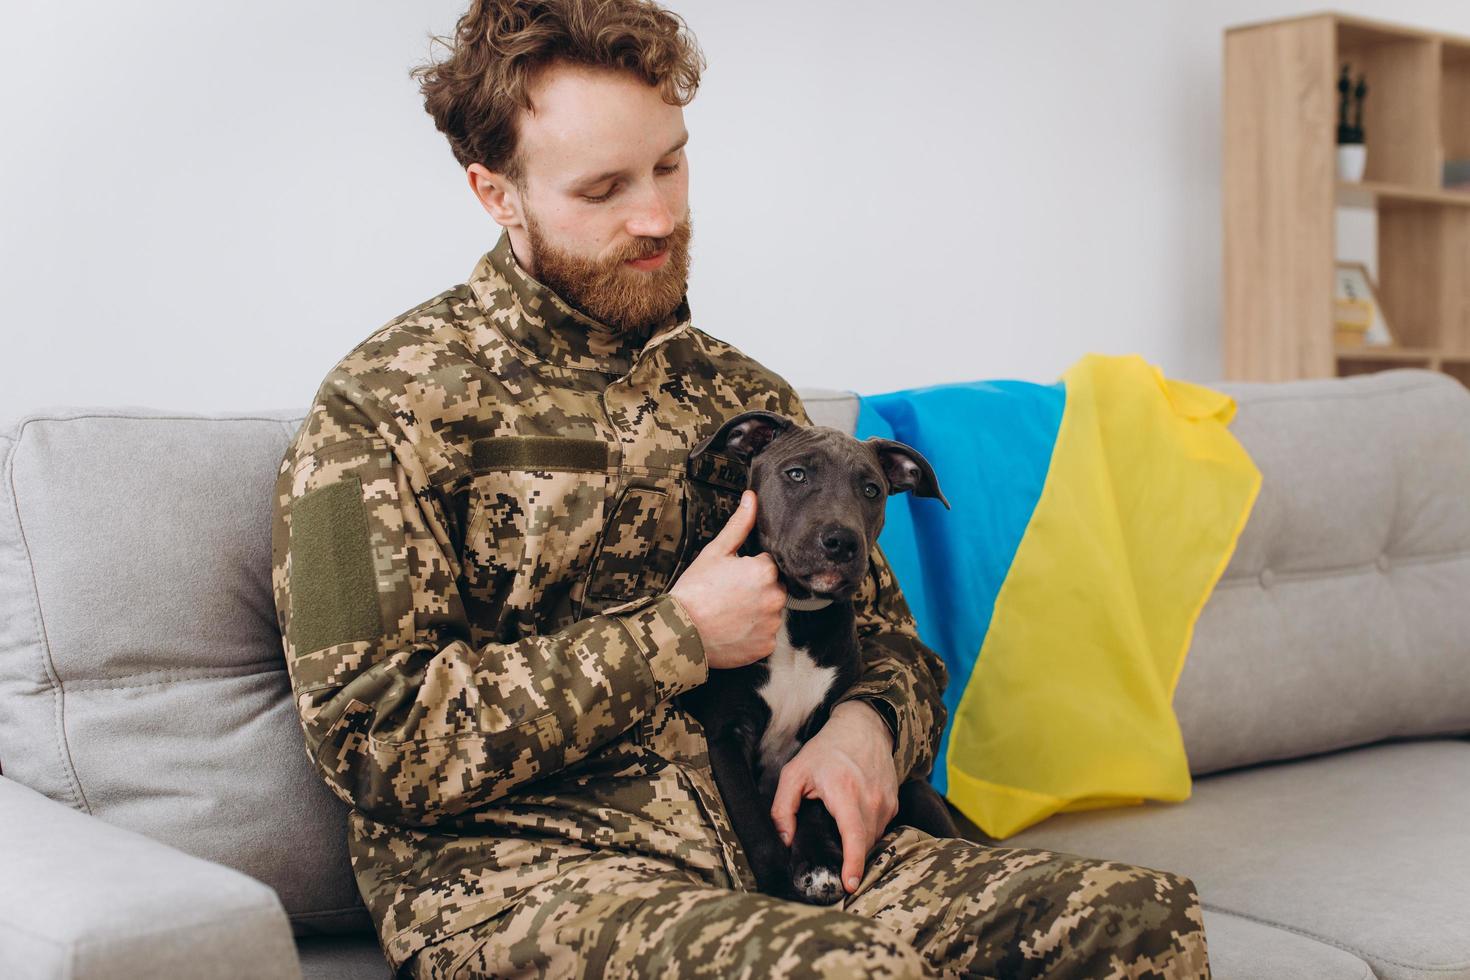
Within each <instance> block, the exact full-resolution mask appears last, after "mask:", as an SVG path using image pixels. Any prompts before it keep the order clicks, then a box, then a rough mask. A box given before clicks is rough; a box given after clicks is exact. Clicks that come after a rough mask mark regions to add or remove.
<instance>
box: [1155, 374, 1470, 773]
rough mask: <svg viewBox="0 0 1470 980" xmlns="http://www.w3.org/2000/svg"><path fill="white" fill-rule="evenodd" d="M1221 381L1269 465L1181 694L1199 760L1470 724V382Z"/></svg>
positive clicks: (1187, 738)
mask: <svg viewBox="0 0 1470 980" xmlns="http://www.w3.org/2000/svg"><path fill="white" fill-rule="evenodd" d="M1211 387H1214V388H1215V389H1217V390H1219V391H1223V392H1226V393H1228V394H1230V395H1232V396H1233V397H1234V398H1235V399H1236V401H1237V403H1238V404H1239V410H1238V412H1237V415H1236V418H1235V420H1234V421H1233V422H1232V423H1231V427H1230V428H1231V431H1232V432H1233V433H1234V434H1235V436H1236V438H1238V439H1239V440H1240V442H1241V445H1243V446H1244V447H1245V448H1246V450H1247V451H1248V452H1249V453H1250V455H1251V458H1252V459H1253V460H1255V463H1256V465H1257V466H1258V467H1259V468H1260V470H1261V476H1262V481H1261V493H1260V496H1259V497H1258V498H1257V500H1256V504H1255V507H1254V508H1253V510H1252V512H1251V516H1250V520H1249V521H1248V523H1247V524H1246V528H1245V531H1244V533H1243V534H1242V535H1241V538H1240V541H1239V543H1238V544H1237V545H1236V549H1235V554H1234V555H1233V556H1232V557H1231V560H1230V563H1229V565H1228V566H1227V567H1226V569H1225V573H1224V575H1223V576H1222V577H1221V579H1220V582H1219V583H1218V584H1217V585H1216V587H1215V590H1214V592H1213V593H1212V594H1211V596H1210V599H1209V601H1208V602H1207V603H1206V604H1205V607H1204V609H1203V610H1202V611H1201V613H1200V618H1199V621H1198V623H1197V624H1196V626H1195V631H1194V638H1193V641H1192V643H1191V645H1190V650H1189V656H1188V657H1187V658H1186V660H1185V663H1184V671H1183V673H1182V674H1181V675H1180V678H1179V685H1178V687H1177V688H1176V690H1175V693H1174V709H1175V713H1176V714H1177V715H1178V717H1179V725H1180V728H1181V730H1182V732H1183V735H1184V744H1185V748H1186V750H1187V751H1188V753H1189V762H1190V768H1191V770H1193V771H1194V772H1195V773H1206V772H1213V771H1215V770H1219V769H1227V768H1233V767H1236V766H1243V765H1247V764H1249V763H1254V762H1262V761H1267V760H1274V759H1290V758H1296V757H1298V756H1303V755H1309V754H1312V753H1317V752H1327V751H1330V750H1333V749H1339V748H1346V747H1348V746H1352V745H1362V744H1365V743H1368V742H1374V741H1379V740H1382V739H1387V738H1399V737H1407V736H1426V735H1441V734H1454V733H1462V732H1466V731H1470V390H1467V389H1466V388H1465V386H1463V385H1461V384H1460V383H1459V382H1457V381H1455V380H1454V379H1453V378H1450V377H1448V376H1447V375H1444V374H1440V373H1438V372H1435V371H1427V370H1420V369H1409V368H1400V369H1396V370H1391V371H1384V372H1380V373H1376V374H1367V375H1359V376H1355V377H1350V378H1333V379H1322V380H1315V381H1293V382H1288V383H1274V384H1273V383H1249V382H1220V383H1217V384H1214V385H1212V386H1211Z"/></svg>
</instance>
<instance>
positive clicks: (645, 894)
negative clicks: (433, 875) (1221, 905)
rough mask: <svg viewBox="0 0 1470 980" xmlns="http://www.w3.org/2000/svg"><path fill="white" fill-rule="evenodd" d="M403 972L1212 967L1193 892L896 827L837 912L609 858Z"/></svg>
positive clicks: (1195, 970) (864, 973)
mask: <svg viewBox="0 0 1470 980" xmlns="http://www.w3.org/2000/svg"><path fill="white" fill-rule="evenodd" d="M404 973H405V974H406V975H408V976H415V977H420V978H455V980H460V978H470V977H506V976H515V977H519V976H556V977H573V976H586V977H617V978H625V977H717V978H725V977H844V978H845V977H940V976H953V977H959V976H962V977H1001V978H1010V977H1034V976H1048V977H1089V978H1091V977H1140V978H1141V977H1147V978H1169V977H1207V976H1208V975H1209V968H1208V966H1207V963H1206V954H1205V935H1204V923H1203V919H1202V918H1201V915H1200V909H1199V904H1198V899H1197V898H1196V896H1195V890H1194V885H1193V884H1192V883H1191V882H1190V881H1189V880H1188V879H1187V878H1181V877H1179V876H1177V875H1171V874H1166V873H1163V872H1158V871H1150V870H1147V869H1144V868H1137V867H1133V866H1131V865H1125V864H1115V863H1111V862H1103V861H1092V860H1086V859H1083V858H1078V857H1073V856H1071V855H1066V854H1055V853H1052V852H1050V851H1042V850H1034V849H1020V848H1005V847H992V846H988V845H984V844H977V843H973V842H971V841H967V840H962V839H958V838H934V837H930V836H928V835H927V834H924V833H922V832H920V831H917V830H914V829H912V828H909V827H902V828H899V829H898V830H896V831H894V832H893V833H890V834H889V835H887V836H886V837H884V838H883V840H881V841H880V842H879V845H878V848H877V850H876V852H875V854H874V855H873V857H872V859H871V860H870V861H869V864H868V868H867V874H866V875H865V876H864V878H863V880H862V883H861V884H860V886H859V887H858V890H857V891H856V892H854V893H853V894H852V895H849V896H847V897H846V898H845V899H844V900H843V901H842V902H841V903H839V904H838V905H834V906H831V907H828V908H821V907H818V906H812V905H801V904H797V903H794V902H786V901H782V900H780V899H774V898H770V897H767V896H765V895H760V894H756V893H750V892H738V891H731V890H729V889H723V888H713V887H710V886H708V885H707V884H703V883H701V882H697V881H695V880H693V879H692V878H691V877H690V875H689V874H687V873H685V872H682V871H679V870H676V869H674V868H671V867H670V866H668V865H664V864H662V863H660V862H658V861H655V860H651V859H648V858H643V857H638V856H636V855H628V854H616V853H609V854H608V855H607V856H605V857H599V858H597V859H594V860H591V861H584V862H581V863H579V864H577V865H575V866H574V867H570V868H568V869H567V871H566V872H565V873H564V874H562V875H560V876H558V877H556V878H553V879H552V880H550V881H548V882H546V883H545V884H544V885H541V886H538V887H537V888H534V889H532V890H531V891H530V892H529V893H528V894H527V895H526V896H525V897H524V899H523V900H522V901H520V902H519V903H518V904H517V905H516V906H515V907H514V908H512V909H510V910H509V911H507V912H505V913H503V914H502V915H500V916H498V917H497V918H495V919H493V920H491V921H489V922H486V923H483V924H482V925H481V926H479V927H477V928H472V929H468V930H466V931H464V932H462V933H460V934H458V935H456V936H452V937H450V938H449V939H447V940H445V941H443V942H441V943H438V944H436V945H433V946H429V947H427V948H425V949H423V950H421V951H420V952H419V953H418V954H417V955H416V956H415V957H414V958H413V959H411V960H410V961H409V962H408V963H407V964H405V965H404Z"/></svg>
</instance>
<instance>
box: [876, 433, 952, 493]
mask: <svg viewBox="0 0 1470 980" xmlns="http://www.w3.org/2000/svg"><path fill="white" fill-rule="evenodd" d="M865 441H866V442H868V443H869V444H870V445H872V447H873V449H874V450H875V451H876V452H877V454H878V462H879V464H880V465H881V466H882V467H883V474H884V475H885V476H887V477H888V493H889V494H890V495H892V494H895V493H903V492H905V491H909V490H911V491H913V494H914V496H915V497H936V498H938V500H939V502H940V503H941V504H943V505H944V509H945V510H949V501H948V500H945V499H944V491H942V490H940V489H939V478H938V477H937V476H935V475H934V467H932V466H930V465H929V461H928V460H927V459H925V458H924V457H923V456H922V455H921V454H920V453H919V451H918V450H917V449H915V448H914V447H913V446H906V445H904V444H903V443H901V442H894V441H893V440H892V439H879V438H878V437H877V436H870V437H869V438H868V439H866V440H865Z"/></svg>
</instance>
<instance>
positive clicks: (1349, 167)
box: [1337, 143, 1368, 181]
mask: <svg viewBox="0 0 1470 980" xmlns="http://www.w3.org/2000/svg"><path fill="white" fill-rule="evenodd" d="M1367 165H1368V148H1367V147H1366V146H1364V145H1363V144H1362V143H1339V144H1337V175H1338V177H1339V178H1341V179H1342V180H1351V181H1359V180H1362V179H1363V168H1364V167H1366V166H1367Z"/></svg>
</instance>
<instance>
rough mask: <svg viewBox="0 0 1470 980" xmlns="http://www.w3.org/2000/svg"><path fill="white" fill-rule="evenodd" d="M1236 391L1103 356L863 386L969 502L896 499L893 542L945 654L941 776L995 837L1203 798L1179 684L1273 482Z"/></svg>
mask: <svg viewBox="0 0 1470 980" xmlns="http://www.w3.org/2000/svg"><path fill="white" fill-rule="evenodd" d="M1235 408H1236V406H1235V401H1234V399H1232V398H1230V397H1229V396H1228V395H1225V394H1222V393H1220V392H1216V391H1212V390H1210V389H1209V388H1205V387H1202V386H1200V385H1195V384H1190V383H1188V382H1183V381H1175V380H1170V379H1167V378H1165V377H1164V376H1163V374H1162V373H1161V372H1160V371H1159V369H1158V368H1156V367H1153V366H1152V365H1150V364H1148V363H1147V362H1145V361H1144V360H1143V359H1142V358H1140V357H1137V356H1133V355H1130V356H1120V357H1111V356H1104V355H1099V354H1089V355H1087V356H1086V357H1084V358H1082V359H1081V360H1080V361H1078V362H1077V363H1076V364H1075V365H1073V366H1072V367H1071V368H1070V369H1069V370H1068V371H1067V372H1066V373H1065V374H1063V376H1062V380H1060V381H1059V382H1057V383H1056V384H1053V385H1041V384H1034V383H1030V382H1023V381H977V382H973V383H968V384H953V385H941V386H935V387H929V388H920V389H914V390H909V391H900V392H894V393H891V394H885V395H875V396H864V397H863V398H862V401H861V408H860V412H859V417H858V425H857V435H858V437H859V438H867V437H869V436H881V437H883V438H888V439H897V440H899V441H900V442H905V443H907V444H909V445H911V446H913V447H914V448H915V449H917V450H919V452H921V453H923V454H924V456H925V457H926V458H927V459H928V460H929V462H930V463H931V464H932V465H933V466H934V468H935V471H936V473H937V474H938V477H939V483H940V486H941V487H942V488H943V490H944V493H945V495H946V496H947V497H948V498H949V500H950V502H951V504H952V505H953V510H950V511H946V510H944V508H943V507H942V506H940V505H939V504H938V502H937V501H934V500H929V499H926V498H913V497H912V496H910V495H903V496H900V497H895V498H894V499H892V500H890V502H889V504H888V512H887V513H888V517H887V523H886V524H885V526H884V529H883V533H882V534H881V535H880V536H879V539H878V541H879V545H880V546H881V547H882V548H883V552H884V555H885V556H886V557H887V558H888V560H889V563H890V565H891V566H892V568H893V571H894V574H895V575H896V576H897V578H898V582H899V586H900V587H901V588H902V590H903V592H904V596H905V598H906V599H907V600H908V604H909V608H910V610H911V611H912V612H913V614H914V618H915V620H916V621H917V623H918V627H919V634H920V636H921V637H922V638H923V640H924V642H925V643H926V644H927V645H929V646H930V647H931V648H933V649H934V650H935V651H936V652H938V653H939V654H940V655H942V656H943V657H944V660H945V663H946V665H947V666H948V668H949V685H948V687H947V689H946V691H945V705H946V707H947V708H948V709H949V718H948V723H947V725H946V727H945V730H944V735H943V738H942V740H941V742H940V746H939V754H938V758H937V759H936V762H935V766H934V773H933V776H932V781H933V783H934V785H935V787H936V788H937V789H939V791H940V792H941V793H943V794H944V795H945V796H947V797H948V798H949V800H950V801H951V802H952V803H954V805H955V806H956V807H958V808H959V810H960V811H961V812H963V813H964V814H965V815H966V816H967V817H969V818H970V819H971V820H973V821H974V822H975V823H976V824H977V825H978V826H979V827H980V828H981V829H982V830H984V831H985V832H986V833H987V834H989V835H990V836H992V837H995V838H1004V837H1008V836H1010V835H1011V834H1014V833H1017V832H1018V831H1020V830H1022V829H1024V828H1026V827H1028V826H1030V825H1032V824H1034V823H1037V822H1039V821H1041V820H1043V819H1045V818H1046V817H1048V816H1050V815H1051V814H1053V813H1058V812H1063V811H1070V810H1084V809H1093V808H1097V807H1105V806H1121V805H1129V804H1137V803H1140V802H1142V801H1143V800H1145V799H1153V800H1164V801H1171V802H1174V801H1180V800H1184V799H1187V798H1188V797H1189V793H1190V778H1189V762H1188V759H1187V758H1186V757H1185V752H1184V744H1183V740H1182V739H1181V737H1180V733H1179V725H1178V722H1177V720H1176V719H1175V717H1174V711H1173V706H1172V700H1173V695H1174V687H1175V685H1176V684H1177V682H1178V680H1179V673H1180V671H1181V670H1182V668H1183V666H1184V658H1185V654H1186V653H1187V652H1188V650H1189V642H1190V637H1191V635H1192V633H1193V630H1194V624H1195V621H1196V619H1198V617H1199V613H1200V610H1201V609H1202V608H1203V607H1204V604H1205V601H1206V599H1208V598H1209V595H1210V592H1211V590H1212V589H1213V588H1214V586H1215V583H1216V582H1217V581H1218V580H1219V578H1220V575H1221V574H1222V573H1223V572H1224V570H1225V565H1226V563H1227V562H1228V561H1229V560H1230V555H1231V554H1232V552H1233V551H1234V550H1235V544H1236V541H1237V540H1238V539H1239V537H1240V533H1241V531H1242V530H1243V529H1244V528H1245V522H1246V519H1247V517H1249V515H1250V511H1251V507H1252V506H1253V504H1254V503H1255V499H1256V496H1257V494H1258V493H1259V491H1260V486H1261V474H1260V471H1259V470H1258V469H1257V468H1256V466H1255V464H1254V463H1253V462H1252V461H1251V459H1250V457H1249V455H1248V454H1247V453H1246V452H1245V450H1244V448H1243V447H1242V446H1241V445H1240V443H1239V442H1238V441H1237V440H1236V439H1235V437H1234V436H1233V435H1232V434H1231V433H1230V431H1229V430H1228V428H1227V426H1228V424H1229V422H1230V420H1231V419H1232V418H1233V417H1234V415H1235Z"/></svg>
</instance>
